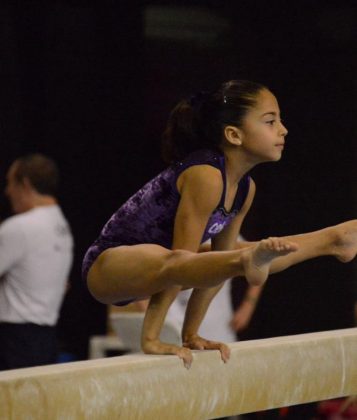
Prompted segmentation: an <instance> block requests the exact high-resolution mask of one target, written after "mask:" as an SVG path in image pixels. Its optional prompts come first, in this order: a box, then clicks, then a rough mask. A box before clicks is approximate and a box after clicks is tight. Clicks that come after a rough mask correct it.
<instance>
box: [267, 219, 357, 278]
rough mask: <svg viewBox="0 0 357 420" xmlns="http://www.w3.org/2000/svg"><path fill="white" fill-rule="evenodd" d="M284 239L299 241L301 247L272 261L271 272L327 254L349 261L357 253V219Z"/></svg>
mask: <svg viewBox="0 0 357 420" xmlns="http://www.w3.org/2000/svg"><path fill="white" fill-rule="evenodd" d="M284 239H286V240H288V241H293V242H295V243H297V244H298V246H299V249H298V250H297V252H294V253H291V254H289V255H285V256H282V257H280V258H276V259H275V260H274V261H272V263H271V266H270V273H277V272H279V271H283V270H285V269H286V268H288V267H290V266H292V265H295V264H298V263H300V262H302V261H306V260H309V259H312V258H316V257H321V256H327V255H329V256H332V257H336V258H337V259H338V260H340V261H342V262H349V261H351V260H352V259H353V258H354V257H355V256H356V253H357V220H351V221H348V222H345V223H341V224H339V225H336V226H331V227H328V228H325V229H321V230H317V231H315V232H310V233H305V234H302V235H293V236H286V237H284Z"/></svg>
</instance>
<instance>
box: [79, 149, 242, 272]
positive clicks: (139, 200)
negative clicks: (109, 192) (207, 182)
mask: <svg viewBox="0 0 357 420" xmlns="http://www.w3.org/2000/svg"><path fill="white" fill-rule="evenodd" d="M194 165H211V166H214V167H215V168H217V169H219V170H220V171H221V173H222V178H223V184H224V188H223V193H222V197H221V200H220V203H219V205H218V206H217V209H216V210H215V211H214V212H213V214H212V215H211V217H210V219H209V221H208V223H207V226H206V229H205V231H204V234H203V237H202V241H201V243H202V242H204V241H206V240H208V239H210V238H211V237H213V236H215V235H216V234H218V233H219V232H220V231H222V230H223V229H224V227H225V226H227V225H228V224H229V223H230V222H231V221H232V220H233V218H234V217H235V216H236V214H237V213H238V212H239V210H240V209H241V207H242V205H243V203H244V201H245V199H246V197H247V194H248V191H249V182H250V178H249V176H248V175H246V176H244V177H243V178H242V180H241V181H240V182H239V188H238V191H237V195H236V197H235V199H234V203H233V206H232V209H231V210H230V211H229V212H227V211H226V210H225V209H224V198H225V192H226V175H225V162H224V155H223V154H221V153H219V152H217V151H213V150H199V151H196V152H193V153H191V154H190V155H189V156H188V157H187V158H185V159H184V160H182V161H181V162H177V163H176V164H174V165H172V166H170V167H168V168H167V169H165V170H164V171H163V172H161V173H160V174H159V175H157V176H156V177H155V178H154V179H152V180H151V181H149V182H148V183H147V184H146V185H144V187H142V188H141V189H140V190H139V191H138V192H137V193H136V194H134V195H133V196H132V197H130V198H129V199H128V201H126V202H125V203H124V204H123V205H122V206H121V207H120V208H119V209H118V210H117V211H116V212H115V213H114V214H113V215H112V217H111V218H110V219H109V221H108V222H107V223H106V225H105V226H104V228H103V230H102V231H101V233H100V235H99V237H98V238H97V239H96V241H95V242H94V243H93V244H92V246H91V247H90V248H89V249H88V251H87V253H86V255H85V257H84V261H83V270H82V274H83V278H84V279H86V277H87V273H88V270H89V268H90V267H91V265H92V264H93V262H94V260H95V259H96V258H97V257H98V255H99V254H101V253H102V252H103V251H104V250H105V249H107V248H111V247H116V246H120V245H135V244H145V243H148V244H149V243H151V244H157V245H161V246H163V247H165V248H168V249H170V248H171V247H172V241H173V229H174V222H175V215H176V210H177V207H178V204H179V201H180V194H179V192H178V191H177V187H176V181H177V178H178V177H179V175H180V174H181V173H182V172H183V171H184V170H185V169H187V168H189V167H190V166H194Z"/></svg>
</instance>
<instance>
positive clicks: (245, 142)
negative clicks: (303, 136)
mask: <svg viewBox="0 0 357 420" xmlns="http://www.w3.org/2000/svg"><path fill="white" fill-rule="evenodd" d="M240 131H241V136H242V137H241V140H242V144H241V147H242V150H244V152H245V153H246V155H247V158H248V159H250V160H251V161H252V162H253V163H254V164H258V163H262V162H275V161H278V160H279V159H280V158H281V155H282V152H283V149H284V144H285V136H286V135H287V134H288V130H287V129H286V128H285V127H284V125H283V124H282V122H281V119H280V109H279V105H278V101H277V100H276V98H275V96H274V95H273V94H272V93H271V92H270V91H268V90H266V89H264V90H262V91H260V92H259V93H258V96H257V98H256V104H255V106H254V107H253V108H251V109H250V110H249V111H248V113H247V114H246V116H245V117H244V120H243V123H242V126H241V127H240Z"/></svg>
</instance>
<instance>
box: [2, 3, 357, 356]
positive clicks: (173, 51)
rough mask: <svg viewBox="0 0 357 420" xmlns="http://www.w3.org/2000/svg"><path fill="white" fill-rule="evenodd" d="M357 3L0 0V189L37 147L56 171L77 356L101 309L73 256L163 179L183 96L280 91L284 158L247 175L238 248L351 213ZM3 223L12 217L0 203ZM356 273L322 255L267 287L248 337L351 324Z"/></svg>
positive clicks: (67, 306)
mask: <svg viewBox="0 0 357 420" xmlns="http://www.w3.org/2000/svg"><path fill="white" fill-rule="evenodd" d="M354 4H355V2H354V1H342V2H341V1H324V2H322V1H314V2H304V1H302V2H293V1H285V2H279V1H269V2H265V1H226V0H221V1H208V0H206V1H203V0H202V1H195V2H192V1H191V2H189V1H173V0H171V1H146V2H135V1H132V2H114V1H105V2H84V1H53V2H48V1H47V2H46V1H25V0H24V1H19V0H14V1H8V2H6V1H2V2H1V3H0V54H1V62H0V75H1V78H0V84H1V96H0V110H1V120H0V124H1V125H0V127H1V141H2V143H1V144H2V153H1V154H0V184H1V185H0V186H1V188H2V189H3V188H4V178H5V174H6V170H7V168H8V166H9V164H10V163H11V161H12V160H13V159H15V158H16V157H17V156H19V155H22V154H24V153H28V152H34V151H40V152H43V153H46V154H49V155H50V156H52V157H53V158H54V159H55V160H56V161H57V162H58V164H59V166H60V170H61V173H62V185H61V192H60V200H61V203H62V206H63V208H64V211H65V213H66V215H67V217H68V219H69V221H70V223H71V225H72V228H73V233H74V236H75V240H76V256H75V264H74V267H73V270H72V275H71V289H70V290H69V292H68V295H67V297H66V300H65V303H64V306H63V309H62V315H61V319H60V324H59V333H60V337H61V341H62V343H63V346H64V348H66V349H67V350H69V351H71V352H73V353H74V354H75V355H76V356H77V357H78V358H84V357H85V356H86V343H87V340H88V337H89V335H91V334H98V333H102V332H104V330H105V315H106V310H105V307H104V306H103V305H100V304H98V303H96V302H94V301H93V300H92V298H91V297H90V296H88V294H87V293H86V292H85V289H84V288H83V285H82V284H81V281H80V263H81V258H82V257H83V254H84V252H85V250H86V248H87V247H88V246H89V245H90V243H91V242H92V241H93V240H94V238H95V237H96V236H97V234H98V232H99V230H100V228H101V227H102V225H103V224H104V222H105V221H106V220H107V218H108V217H109V216H110V215H111V214H112V212H113V211H114V210H115V209H116V208H117V207H118V206H119V205H120V204H121V203H123V202H124V201H125V199H127V198H128V197H129V196H130V195H131V194H132V193H133V192H135V190H136V189H137V188H139V187H140V186H141V185H142V184H143V183H145V182H146V181H147V180H149V179H150V178H151V177H152V176H153V175H154V174H155V173H156V172H157V171H159V170H160V169H162V168H163V163H162V162H161V160H160V156H159V154H160V153H159V142H160V134H161V132H162V130H163V128H164V125H165V120H166V118H167V115H168V113H169V111H170V109H171V108H172V106H173V105H174V104H175V102H176V101H177V100H179V99H180V98H181V97H183V96H187V95H190V94H191V93H193V92H195V91H198V90H202V89H210V88H212V87H215V86H217V85H218V84H219V83H221V82H222V81H224V80H228V79H232V78H248V79H252V80H256V81H259V82H262V83H265V84H267V85H268V86H270V87H271V89H272V90H273V91H274V92H275V93H276V95H277V97H278V98H279V101H280V106H281V108H282V113H283V118H284V121H285V123H286V125H287V127H288V129H289V136H288V138H287V148H286V151H285V152H284V157H283V160H282V161H281V162H279V163H277V164H274V165H272V164H271V165H262V166H261V167H259V168H256V169H255V170H254V171H253V174H252V175H253V177H254V178H255V180H256V183H257V186H258V189H257V191H258V192H257V198H256V202H255V204H254V207H253V209H252V212H251V214H250V215H249V217H248V219H247V223H246V226H245V227H244V232H243V233H244V234H245V236H246V237H247V238H248V239H258V238H261V237H263V236H267V235H284V234H294V233H300V232H303V231H308V230H313V229H318V228H321V227H324V226H326V225H330V224H334V223H338V222H340V221H343V220H345V219H348V218H353V217H355V216H356V209H357V205H356V197H357V194H356V192H355V185H356V180H357V165H356V155H357V151H356V145H355V144H356V123H355V120H356V115H357V109H356V102H357V93H356V61H355V58H356V50H355V39H356V33H355V22H356V15H355V13H354V9H353V6H354ZM0 203H1V206H0V215H1V217H2V218H6V217H7V216H8V215H9V214H10V212H9V208H8V204H7V202H6V200H5V198H3V197H2V198H1V201H0ZM356 277H357V273H356V267H355V265H353V264H350V265H341V264H338V263H337V262H335V261H334V260H332V259H329V258H328V259H318V260H315V261H312V262H307V263H304V264H301V265H300V266H299V267H296V268H293V269H290V270H288V271H286V272H285V273H282V274H279V275H275V276H272V277H271V279H270V280H269V282H268V284H267V287H266V289H265V291H264V295H263V299H262V302H261V305H260V306H259V309H258V311H257V313H256V316H255V318H254V320H253V325H252V328H251V332H252V336H271V335H278V334H289V333H291V334H293V333H298V332H304V331H316V330H320V329H333V328H344V327H348V326H350V325H352V306H353V303H354V299H355V295H354V283H355V280H356Z"/></svg>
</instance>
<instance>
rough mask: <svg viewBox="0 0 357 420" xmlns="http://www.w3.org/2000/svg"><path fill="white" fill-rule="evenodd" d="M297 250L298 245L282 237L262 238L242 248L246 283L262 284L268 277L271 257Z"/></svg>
mask: <svg viewBox="0 0 357 420" xmlns="http://www.w3.org/2000/svg"><path fill="white" fill-rule="evenodd" d="M297 250H298V245H297V244H296V243H295V242H291V241H288V240H286V239H284V238H268V239H263V240H262V241H260V242H258V243H257V244H256V245H254V246H252V247H250V248H247V249H246V250H244V251H243V252H244V254H245V255H244V256H243V266H244V270H245V277H246V279H247V281H248V283H250V284H251V285H254V286H259V285H262V284H263V283H264V282H265V280H266V279H267V278H268V275H269V268H270V264H271V262H272V261H273V259H274V258H277V257H281V256H283V255H287V254H290V252H294V251H297Z"/></svg>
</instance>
